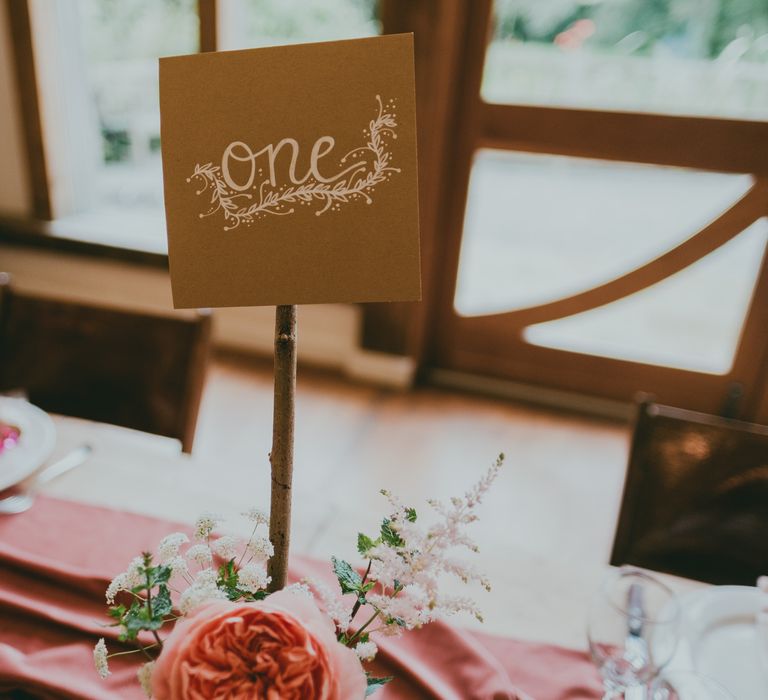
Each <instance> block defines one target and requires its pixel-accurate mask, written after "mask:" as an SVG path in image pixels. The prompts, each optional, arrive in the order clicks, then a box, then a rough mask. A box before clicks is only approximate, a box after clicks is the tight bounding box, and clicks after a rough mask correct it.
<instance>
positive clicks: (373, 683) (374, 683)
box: [365, 671, 394, 697]
mask: <svg viewBox="0 0 768 700" xmlns="http://www.w3.org/2000/svg"><path fill="white" fill-rule="evenodd" d="M393 677H394V676H386V677H384V678H374V677H373V676H371V675H370V674H369V673H368V672H367V671H366V673H365V678H366V681H367V682H368V687H367V688H366V689H365V697H368V696H369V695H373V694H374V693H375V692H376V691H377V690H380V689H381V688H383V687H384V686H385V685H386V684H387V683H389V682H390V681H391V680H392V679H393Z"/></svg>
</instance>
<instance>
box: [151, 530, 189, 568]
mask: <svg viewBox="0 0 768 700" xmlns="http://www.w3.org/2000/svg"><path fill="white" fill-rule="evenodd" d="M187 542H189V537H187V536H186V535H185V534H184V533H183V532H173V533H171V534H170V535H166V536H165V537H163V539H162V540H160V544H159V545H158V547H157V556H158V558H159V559H160V562H161V563H164V562H166V561H168V560H169V559H173V558H174V557H175V556H178V554H179V549H180V547H181V545H183V544H186V543H187Z"/></svg>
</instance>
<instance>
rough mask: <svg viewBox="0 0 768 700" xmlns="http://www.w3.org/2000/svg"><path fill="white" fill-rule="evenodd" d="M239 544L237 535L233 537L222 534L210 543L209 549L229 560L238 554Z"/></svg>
mask: <svg viewBox="0 0 768 700" xmlns="http://www.w3.org/2000/svg"><path fill="white" fill-rule="evenodd" d="M241 546H242V545H241V542H240V540H239V539H237V537H234V536H233V535H224V536H223V537H219V539H217V540H216V541H215V542H214V543H213V544H212V545H211V549H212V550H213V552H214V553H215V554H217V555H218V556H220V557H221V558H222V559H225V560H226V561H229V560H230V559H234V558H235V557H236V556H237V555H238V552H239V551H240V548H241Z"/></svg>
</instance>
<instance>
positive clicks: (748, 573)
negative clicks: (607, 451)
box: [611, 402, 768, 586]
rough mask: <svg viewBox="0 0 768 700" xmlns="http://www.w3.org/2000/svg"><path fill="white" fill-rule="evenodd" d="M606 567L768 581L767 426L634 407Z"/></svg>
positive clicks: (647, 404) (665, 408)
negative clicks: (765, 576)
mask: <svg viewBox="0 0 768 700" xmlns="http://www.w3.org/2000/svg"><path fill="white" fill-rule="evenodd" d="M611 563H612V564H614V565H620V564H634V565H637V566H641V567H644V568H648V569H654V570H656V571H664V572H667V573H671V574H676V575H679V576H685V577H687V578H692V579H698V580H701V581H706V582H709V583H714V584H744V585H752V586H753V585H754V584H755V581H756V579H757V577H758V576H759V575H761V574H766V573H768V427H767V426H762V425H754V424H751V423H744V422H741V421H736V420H729V419H725V418H720V417H718V416H710V415H705V414H702V413H696V412H693V411H686V410H682V409H678V408H672V407H669V406H661V405H659V404H656V403H653V402H644V403H641V404H640V405H639V410H638V417H637V422H636V425H635V430H634V435H633V439H632V447H631V451H630V458H629V466H628V470H627V477H626V481H625V485H624V497H623V500H622V505H621V512H620V515H619V522H618V527H617V531H616V538H615V540H614V545H613V553H612V555H611Z"/></svg>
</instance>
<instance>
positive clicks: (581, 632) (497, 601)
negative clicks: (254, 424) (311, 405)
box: [44, 417, 703, 650]
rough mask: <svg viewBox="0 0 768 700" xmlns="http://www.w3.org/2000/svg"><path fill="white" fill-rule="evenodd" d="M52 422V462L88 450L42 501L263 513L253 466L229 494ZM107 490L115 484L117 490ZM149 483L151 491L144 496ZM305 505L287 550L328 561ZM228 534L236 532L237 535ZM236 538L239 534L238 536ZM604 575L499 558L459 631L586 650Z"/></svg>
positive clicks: (165, 462) (202, 466) (185, 468)
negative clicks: (473, 615) (477, 609)
mask: <svg viewBox="0 0 768 700" xmlns="http://www.w3.org/2000/svg"><path fill="white" fill-rule="evenodd" d="M55 422H56V427H57V430H58V444H57V448H56V452H55V454H54V455H53V459H55V458H56V457H58V456H62V455H64V454H65V453H66V452H68V451H69V450H71V449H72V448H74V447H76V446H77V445H79V444H82V443H85V442H88V443H90V444H91V445H92V446H93V448H94V449H93V454H92V456H91V458H90V459H89V460H88V462H87V463H86V464H84V465H82V466H81V467H79V468H78V469H76V470H74V471H73V472H70V473H69V474H66V475H65V476H63V477H61V478H60V479H57V480H56V481H54V482H51V483H50V484H48V485H47V486H46V487H45V489H44V493H47V494H49V495H52V496H58V497H61V498H67V499H71V500H76V501H81V502H84V503H90V504H94V505H102V506H107V507H111V508H117V509H122V510H129V511H135V512H137V513H142V514H144V515H151V516H156V517H162V518H166V519H169V520H178V521H180V522H187V523H192V522H193V521H194V520H195V518H197V516H198V515H199V514H200V513H201V512H203V511H205V510H213V511H216V512H221V513H225V514H227V513H233V514H234V513H238V512H240V511H242V510H244V509H246V508H248V507H249V506H254V505H255V506H257V507H261V508H263V509H265V510H268V507H269V494H268V493H266V492H264V491H263V490H259V484H260V483H261V482H260V480H259V479H258V477H257V474H256V467H254V474H253V478H252V480H249V481H248V482H246V483H239V484H238V488H231V486H229V487H228V486H226V485H225V484H223V483H222V480H221V476H220V474H221V472H220V470H219V469H217V465H215V464H210V463H206V462H203V461H201V460H199V459H196V458H195V457H194V456H190V455H186V454H182V453H181V452H180V451H179V448H178V443H176V442H174V441H172V440H167V439H165V438H161V437H157V436H154V435H148V434H146V433H140V432H136V431H132V430H127V429H125V428H118V427H114V426H109V425H104V424H99V423H92V422H89V421H82V420H77V419H73V418H64V417H56V418H55ZM115 483H120V488H119V489H116V488H114V485H115ZM148 483H152V484H153V485H154V487H153V490H152V491H151V492H149V493H148V492H147V488H146V485H147V484H148ZM295 488H296V489H297V490H299V489H300V488H301V486H300V485H299V484H297V485H296V486H295ZM312 503H313V500H312V499H311V498H303V499H302V508H303V509H304V510H302V511H299V510H298V509H297V510H296V511H295V512H294V531H293V549H292V551H295V552H301V553H302V554H307V555H312V556H315V557H318V558H323V559H327V558H328V557H329V556H330V554H332V553H334V552H333V551H332V550H333V547H331V546H329V542H328V541H327V540H326V541H323V540H318V539H317V538H316V537H315V536H314V535H315V527H314V523H315V521H316V518H315V517H314V516H315V515H316V513H307V512H306V509H307V508H313V507H314V508H317V509H321V508H322V504H318V503H315V504H314V506H313V505H312ZM340 520H343V518H342V519H340ZM343 527H344V533H343V534H344V537H345V538H347V539H348V538H349V537H350V532H349V530H350V528H352V529H353V530H354V528H355V527H356V525H355V523H353V522H352V523H343ZM233 529H234V530H235V531H236V532H237V527H236V526H235V527H234V528H233ZM242 534H248V533H247V532H246V531H245V529H244V530H242ZM337 542H338V539H337V540H336V541H335V542H333V544H334V545H335V544H336V543H337ZM336 553H338V552H336ZM350 556H351V553H350ZM608 571H609V567H608V566H607V565H604V566H581V567H578V568H577V567H573V566H570V567H563V566H562V565H561V564H559V563H558V562H556V561H546V560H543V559H542V558H540V557H536V556H534V555H531V554H528V553H525V552H519V551H516V552H505V553H502V556H500V557H499V560H498V561H497V562H496V563H495V564H494V565H493V567H492V568H491V569H489V570H486V573H487V574H488V576H489V578H490V580H491V581H492V582H493V590H492V592H491V593H490V594H489V595H488V596H483V598H482V607H483V609H484V610H486V611H488V613H487V614H486V620H485V622H484V623H483V624H482V625H480V623H477V622H475V621H473V620H472V619H469V618H462V620H461V624H462V625H465V626H476V627H478V628H479V629H482V630H484V631H486V632H490V633H494V634H499V635H503V636H511V637H515V638H518V639H526V640H532V641H539V642H545V643H551V644H557V645H559V646H563V647H566V648H570V649H577V650H585V649H586V639H585V625H586V618H587V610H588V606H589V603H590V600H591V598H592V596H593V595H594V592H595V591H596V590H597V589H598V587H599V585H600V582H601V581H602V580H603V578H604V577H605V576H606V575H607V573H608ZM662 578H663V579H664V580H665V581H666V582H667V584H668V585H669V586H670V587H671V588H672V589H673V590H675V591H676V592H678V593H683V592H685V591H688V590H693V589H695V588H700V587H702V586H703V584H700V583H697V582H693V581H689V580H685V579H680V578H676V577H672V576H663V577H662ZM457 589H458V587H457Z"/></svg>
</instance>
